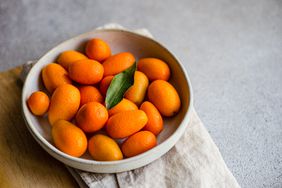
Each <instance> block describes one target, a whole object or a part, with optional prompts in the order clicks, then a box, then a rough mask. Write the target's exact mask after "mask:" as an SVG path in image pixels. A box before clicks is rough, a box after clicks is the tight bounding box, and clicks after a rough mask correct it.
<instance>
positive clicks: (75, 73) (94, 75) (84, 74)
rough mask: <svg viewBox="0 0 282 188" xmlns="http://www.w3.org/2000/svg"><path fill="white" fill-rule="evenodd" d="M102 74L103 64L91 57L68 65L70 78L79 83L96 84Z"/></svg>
mask: <svg viewBox="0 0 282 188" xmlns="http://www.w3.org/2000/svg"><path fill="white" fill-rule="evenodd" d="M103 74H104V68H103V66H102V65H101V64H100V63H99V62H98V61H95V60H91V59H83V60H80V61H76V62H74V63H72V64H71V65H70V66H69V76H70V78H71V79H72V80H74V81H76V82H78V83H80V84H86V85H91V84H96V83H98V82H100V80H102V78H103Z"/></svg>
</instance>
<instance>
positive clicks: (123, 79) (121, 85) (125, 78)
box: [105, 62, 136, 109]
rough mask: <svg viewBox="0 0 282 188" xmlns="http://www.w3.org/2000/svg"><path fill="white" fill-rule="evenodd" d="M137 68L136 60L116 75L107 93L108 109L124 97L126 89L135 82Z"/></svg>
mask: <svg viewBox="0 0 282 188" xmlns="http://www.w3.org/2000/svg"><path fill="white" fill-rule="evenodd" d="M135 70H136V62H134V64H133V65H132V66H131V67H129V68H127V69H126V70H124V71H123V72H121V73H119V74H117V75H115V76H114V78H113V80H112V82H111V84H110V86H109V88H108V90H107V94H106V99H105V103H106V108H107V109H111V108H112V107H114V106H115V105H117V104H118V103H119V102H120V101H121V100H122V99H123V95H124V93H125V92H126V90H127V89H128V88H129V87H130V86H132V85H133V83H134V73H135Z"/></svg>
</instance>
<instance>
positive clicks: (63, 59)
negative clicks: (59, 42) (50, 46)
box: [57, 50, 87, 70]
mask: <svg viewBox="0 0 282 188" xmlns="http://www.w3.org/2000/svg"><path fill="white" fill-rule="evenodd" d="M82 59H87V57H86V56H85V55H84V54H82V53H80V52H78V51H75V50H68V51H64V52H62V53H61V54H60V55H59V57H58V59H57V62H58V63H59V64H60V65H61V66H62V67H64V68H65V69H66V70H68V68H69V65H70V64H72V63H73V62H76V61H79V60H82Z"/></svg>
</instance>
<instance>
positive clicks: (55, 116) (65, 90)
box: [48, 84, 80, 125]
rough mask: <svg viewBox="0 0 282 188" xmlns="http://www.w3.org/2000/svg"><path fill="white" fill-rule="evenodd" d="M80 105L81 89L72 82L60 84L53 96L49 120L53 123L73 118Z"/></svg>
mask: <svg viewBox="0 0 282 188" xmlns="http://www.w3.org/2000/svg"><path fill="white" fill-rule="evenodd" d="M79 105H80V93H79V90H78V89H77V88H76V87H74V86H73V85H70V84H64V85H61V86H59V87H58V88H57V89H56V90H55V91H54V93H53V95H52V97H51V102H50V107H49V111H48V120H49V122H50V124H51V125H53V124H54V123H55V122H56V121H57V120H60V119H63V120H71V119H72V118H73V117H74V116H75V114H76V112H77V110H78V108H79Z"/></svg>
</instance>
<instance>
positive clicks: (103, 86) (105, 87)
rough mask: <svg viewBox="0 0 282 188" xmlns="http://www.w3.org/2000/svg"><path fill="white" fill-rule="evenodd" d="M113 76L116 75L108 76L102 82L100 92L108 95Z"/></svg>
mask: <svg viewBox="0 0 282 188" xmlns="http://www.w3.org/2000/svg"><path fill="white" fill-rule="evenodd" d="M113 78H114V76H106V77H104V78H103V80H102V81H101V82H100V92H101V93H102V95H103V96H106V94H107V90H108V88H109V86H110V84H111V82H112V80H113Z"/></svg>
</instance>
